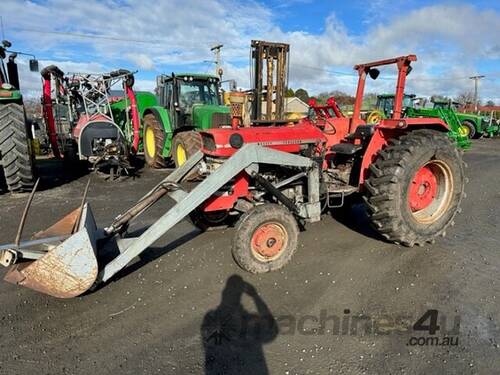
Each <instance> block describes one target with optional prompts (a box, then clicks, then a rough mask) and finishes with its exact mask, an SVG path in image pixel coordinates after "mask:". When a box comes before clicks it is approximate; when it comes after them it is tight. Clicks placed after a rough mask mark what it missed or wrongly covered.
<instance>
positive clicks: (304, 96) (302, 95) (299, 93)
mask: <svg viewBox="0 0 500 375" xmlns="http://www.w3.org/2000/svg"><path fill="white" fill-rule="evenodd" d="M295 96H296V97H297V98H299V99H300V100H302V101H303V102H304V103H307V102H308V101H309V93H308V92H307V91H306V90H304V89H297V90H296V91H295Z"/></svg>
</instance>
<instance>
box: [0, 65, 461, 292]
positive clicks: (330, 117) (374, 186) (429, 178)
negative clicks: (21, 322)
mask: <svg viewBox="0 0 500 375" xmlns="http://www.w3.org/2000/svg"><path fill="white" fill-rule="evenodd" d="M414 61H416V56H415V55H408V56H400V57H396V58H393V59H388V60H381V61H375V62H372V63H366V64H359V65H356V66H355V70H356V71H357V72H358V74H359V80H358V89H357V93H356V102H355V105H354V111H353V116H352V117H351V118H348V117H345V116H344V115H343V114H342V113H341V112H340V111H339V109H338V107H337V106H336V104H335V102H334V101H333V100H330V101H329V102H328V103H327V105H326V106H323V107H316V108H315V110H316V113H317V116H316V117H315V119H314V121H313V120H311V119H309V118H306V119H303V120H301V121H299V122H298V123H295V124H292V125H290V124H289V125H286V126H276V125H275V126H260V127H238V128H217V129H209V130H205V131H202V132H200V136H201V139H202V149H201V151H197V152H196V153H195V154H194V155H193V156H192V157H191V158H189V159H188V160H187V161H186V162H185V163H184V164H183V165H182V166H181V167H179V168H177V169H176V170H175V171H174V172H172V173H171V174H170V175H169V176H167V177H166V178H165V179H163V180H162V181H160V183H159V184H158V185H157V186H156V187H154V188H153V189H152V190H151V191H149V192H148V193H147V194H145V195H144V197H143V198H141V199H140V200H139V201H138V202H137V203H136V204H135V205H134V206H133V207H131V208H129V209H128V210H126V211H125V212H123V213H122V214H120V215H118V216H117V217H116V218H115V220H114V221H113V222H112V223H110V224H108V225H107V226H105V227H103V228H98V227H97V225H96V223H95V221H94V219H93V216H92V211H91V209H90V205H89V204H88V203H86V201H85V198H84V199H82V204H81V206H80V208H79V209H77V210H76V211H73V212H72V213H71V214H69V215H68V216H67V217H66V218H65V219H63V220H61V221H59V222H58V223H56V224H55V225H54V226H52V227H51V228H49V229H48V230H46V231H45V232H44V233H41V234H39V235H37V236H36V238H35V239H33V240H32V241H26V242H22V241H21V240H20V238H21V236H20V235H18V236H17V240H16V242H15V243H14V244H10V245H6V246H4V247H2V248H1V249H2V252H1V255H0V262H1V263H2V264H4V265H6V266H8V267H9V271H8V274H7V276H6V279H7V281H10V282H13V283H16V284H18V285H23V286H26V287H29V288H32V289H35V290H38V291H40V292H44V293H47V294H50V295H53V296H56V297H62V298H67V297H74V296H77V295H80V294H82V293H85V292H86V291H88V290H89V289H91V288H92V287H94V286H97V285H99V284H101V283H106V282H108V281H109V280H110V279H111V278H112V277H113V276H114V275H116V273H117V272H119V271H120V270H122V269H123V268H125V267H126V266H127V265H128V264H129V263H130V262H132V260H133V259H134V258H135V257H136V256H138V255H140V254H141V253H142V252H143V251H145V250H146V249H147V248H148V247H149V246H151V245H152V244H153V243H154V242H155V241H157V240H158V239H159V238H160V237H161V236H163V235H164V234H165V233H167V232H168V231H169V230H170V229H171V228H172V227H173V226H174V225H175V224H177V223H178V222H180V221H181V220H183V219H184V218H186V217H188V216H189V215H191V214H193V213H196V214H197V215H198V216H199V215H205V216H206V217H218V218H219V220H218V223H220V222H221V220H224V218H227V219H228V221H229V219H236V220H237V223H236V225H235V230H234V232H233V242H232V254H233V258H234V260H235V261H236V263H237V264H238V265H239V266H240V267H242V268H243V269H245V270H246V271H249V272H252V273H263V272H269V271H273V270H277V269H280V268H281V267H283V266H284V265H285V264H286V263H287V262H289V261H290V260H291V258H292V256H293V254H294V253H295V252H296V251H297V248H298V241H299V231H300V230H301V229H305V228H306V225H307V224H308V223H313V222H317V221H319V220H321V214H322V212H324V211H326V210H329V209H336V208H337V207H341V206H343V205H345V204H347V201H348V200H346V199H345V198H346V197H348V196H349V195H351V194H361V195H362V196H363V197H364V199H365V202H366V206H367V208H368V211H369V218H370V221H371V224H372V225H373V227H374V228H375V229H376V230H377V231H378V232H379V233H380V235H381V236H382V237H384V238H385V239H386V240H388V241H392V242H395V243H399V244H402V245H405V246H413V245H423V244H425V243H427V242H433V241H434V240H435V239H436V238H437V237H439V236H444V235H445V233H446V231H447V230H448V229H449V227H451V226H452V225H453V220H454V218H455V215H456V214H457V213H458V212H459V211H460V204H461V201H462V199H463V197H464V195H465V193H464V183H465V176H464V163H463V162H462V159H461V153H460V152H459V150H458V149H457V147H456V145H455V144H454V143H453V142H452V141H451V140H450V138H449V137H448V136H447V132H448V131H449V128H448V125H447V124H446V123H445V122H444V121H442V120H441V119H439V118H403V117H402V109H403V108H402V98H403V90H404V86H405V80H406V76H407V73H408V70H409V67H410V65H411V63H412V62H414ZM388 64H395V65H396V66H397V68H398V72H399V74H398V83H397V85H396V94H395V100H394V106H393V110H392V116H391V118H389V119H384V120H381V121H380V123H378V124H376V125H367V124H366V123H365V121H364V120H362V119H361V117H360V109H361V105H362V99H363V93H364V86H365V81H366V77H367V76H370V77H377V76H378V73H379V72H378V70H377V68H376V67H377V66H381V65H388ZM193 170H196V171H197V173H198V175H199V176H201V177H202V181H201V182H200V183H199V184H197V185H196V186H195V187H194V188H192V190H189V189H188V188H187V187H185V186H184V185H183V184H182V181H183V179H184V178H185V177H186V176H188V175H189V174H190V173H191V172H192V171H193ZM165 196H168V197H170V198H171V199H173V200H174V201H175V202H176V203H175V205H174V206H173V207H172V208H171V209H169V210H168V211H166V212H165V213H164V214H163V215H162V216H161V217H160V218H159V219H158V220H156V221H155V222H154V223H153V224H152V225H151V226H150V227H149V228H147V229H146V231H145V232H143V233H142V234H141V235H139V236H138V237H134V236H131V235H129V234H128V233H127V228H128V226H129V224H130V223H131V221H132V220H134V219H135V218H137V217H138V216H140V215H142V214H144V213H145V212H146V211H147V209H148V208H149V207H151V206H152V205H153V204H154V203H155V202H157V201H158V200H160V199H161V198H162V197H165ZM84 197H85V194H84ZM236 220H235V221H236ZM231 221H233V220H231ZM20 232H22V225H21V228H20V231H19V233H20ZM109 248H110V249H114V251H113V252H111V253H110V252H109V250H108V249H109Z"/></svg>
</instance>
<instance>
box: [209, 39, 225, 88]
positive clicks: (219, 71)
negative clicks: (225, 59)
mask: <svg viewBox="0 0 500 375" xmlns="http://www.w3.org/2000/svg"><path fill="white" fill-rule="evenodd" d="M222 47H224V45H222V44H218V45H216V46H213V47H212V48H210V51H212V52H213V53H214V54H215V75H217V76H219V79H220V80H221V81H222V74H223V73H224V71H223V70H222V67H221V66H220V65H221V63H220V62H221V61H220V50H221V48H222Z"/></svg>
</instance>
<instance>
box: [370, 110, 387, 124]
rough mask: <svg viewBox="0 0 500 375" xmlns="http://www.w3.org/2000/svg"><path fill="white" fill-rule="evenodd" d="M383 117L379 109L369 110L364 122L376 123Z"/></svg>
mask: <svg viewBox="0 0 500 375" xmlns="http://www.w3.org/2000/svg"><path fill="white" fill-rule="evenodd" d="M384 118H385V116H384V114H383V113H382V112H381V111H379V110H378V109H376V110H374V111H372V112H370V114H369V115H368V117H367V118H366V123H367V124H370V125H373V124H378V123H379V122H380V121H382V120H383V119H384Z"/></svg>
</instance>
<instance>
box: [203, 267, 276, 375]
mask: <svg viewBox="0 0 500 375" xmlns="http://www.w3.org/2000/svg"><path fill="white" fill-rule="evenodd" d="M244 294H246V295H247V296H249V297H250V298H251V299H252V301H253V303H254V304H255V308H256V310H257V312H256V313H252V312H249V311H247V310H246V309H245V308H244V307H243V305H242V297H243V295H244ZM277 335H278V324H277V322H276V320H275V318H274V316H273V315H272V313H271V311H270V310H269V308H268V306H267V305H266V303H265V302H264V301H263V300H262V298H261V297H260V296H259V294H258V293H257V291H256V289H255V288H254V287H253V285H251V284H249V283H248V282H246V281H244V280H243V279H242V278H241V277H240V276H238V275H232V276H231V277H229V278H228V279H227V282H226V286H225V288H224V290H223V291H222V299H221V302H220V304H219V306H217V307H216V308H215V309H213V310H210V311H208V312H207V313H206V315H205V317H204V319H203V323H202V325H201V337H202V340H203V348H204V352H205V374H206V375H212V374H239V375H244V374H259V375H265V374H269V369H268V367H267V363H266V359H265V356H264V351H263V345H264V344H265V343H269V342H271V341H273V340H274V339H275V338H276V336H277Z"/></svg>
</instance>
